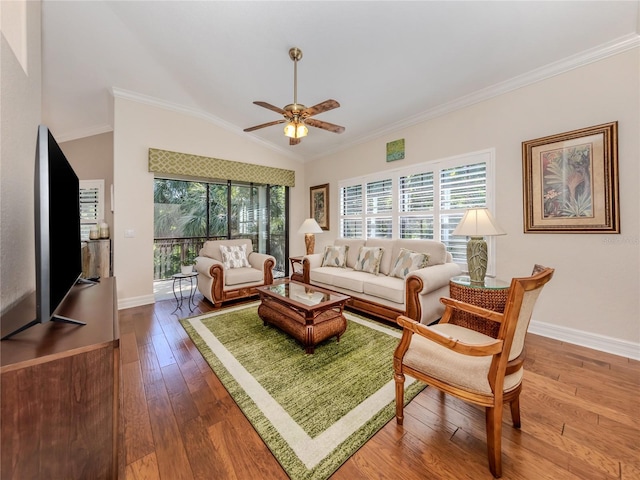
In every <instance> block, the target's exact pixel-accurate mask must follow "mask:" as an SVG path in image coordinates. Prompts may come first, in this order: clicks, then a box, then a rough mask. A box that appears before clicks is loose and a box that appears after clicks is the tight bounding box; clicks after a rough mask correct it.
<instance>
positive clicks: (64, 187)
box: [35, 125, 82, 322]
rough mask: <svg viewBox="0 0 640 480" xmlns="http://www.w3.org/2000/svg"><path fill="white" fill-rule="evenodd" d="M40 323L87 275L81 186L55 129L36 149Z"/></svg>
mask: <svg viewBox="0 0 640 480" xmlns="http://www.w3.org/2000/svg"><path fill="white" fill-rule="evenodd" d="M35 173H36V175H35V209H36V210H35V214H36V219H35V232H36V296H37V297H36V305H37V317H38V318H37V320H38V321H40V322H47V321H49V320H50V319H51V316H52V315H53V314H54V312H55V311H56V309H57V308H58V306H59V305H60V304H61V303H62V301H63V300H64V298H65V297H66V296H67V294H68V293H69V290H70V289H71V287H73V285H74V284H75V283H76V281H77V280H78V278H79V277H80V275H81V274H82V250H81V243H80V195H79V193H80V182H79V180H78V176H77V175H76V174H75V172H74V171H73V168H72V167H71V165H70V164H69V162H68V161H67V158H66V157H65V155H64V153H62V150H61V149H60V147H59V146H58V143H57V142H56V140H55V139H54V138H53V135H52V134H51V132H50V131H49V129H48V128H47V127H46V126H44V125H40V126H39V128H38V142H37V147H36V172H35Z"/></svg>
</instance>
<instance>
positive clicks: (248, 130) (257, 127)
mask: <svg viewBox="0 0 640 480" xmlns="http://www.w3.org/2000/svg"><path fill="white" fill-rule="evenodd" d="M284 122H286V120H285V119H282V120H275V121H273V122H269V123H263V124H262V125H256V126H255V127H249V128H245V129H244V130H243V131H244V132H253V131H254V130H258V129H259V128H264V127H270V126H271V125H278V124H280V123H284Z"/></svg>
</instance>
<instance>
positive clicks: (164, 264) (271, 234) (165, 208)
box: [154, 178, 288, 280]
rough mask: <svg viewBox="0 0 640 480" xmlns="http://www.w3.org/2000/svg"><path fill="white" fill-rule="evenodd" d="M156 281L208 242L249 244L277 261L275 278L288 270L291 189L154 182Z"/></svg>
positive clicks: (212, 182) (169, 273)
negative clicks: (232, 240) (242, 241)
mask: <svg viewBox="0 0 640 480" xmlns="http://www.w3.org/2000/svg"><path fill="white" fill-rule="evenodd" d="M154 208H155V212H154V263H155V273H154V278H155V279H156V280H158V279H163V278H169V277H170V276H171V275H172V274H173V273H176V272H177V271H178V270H179V267H180V263H181V262H184V261H189V260H193V258H195V257H196V256H197V254H198V252H199V250H200V248H202V244H203V243H204V242H205V241H206V240H219V239H225V238H250V239H251V241H252V243H253V248H254V250H255V251H256V252H261V253H268V254H271V255H273V256H274V257H275V258H276V266H275V268H274V275H275V276H284V275H285V273H286V268H287V267H288V261H287V257H288V243H287V235H286V232H287V215H288V210H287V209H288V187H285V186H281V185H262V184H255V183H242V182H231V181H209V182H206V181H201V182H198V181H187V180H174V179H160V178H156V179H155V184H154Z"/></svg>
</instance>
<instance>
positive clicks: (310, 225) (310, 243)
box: [298, 218, 322, 255]
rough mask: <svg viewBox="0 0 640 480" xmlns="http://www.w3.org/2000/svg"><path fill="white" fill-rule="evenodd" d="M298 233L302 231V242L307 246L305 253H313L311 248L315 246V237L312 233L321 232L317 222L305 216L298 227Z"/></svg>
mask: <svg viewBox="0 0 640 480" xmlns="http://www.w3.org/2000/svg"><path fill="white" fill-rule="evenodd" d="M298 233H304V244H305V246H306V247H307V255H311V254H312V253H313V248H314V247H315V246H316V237H315V235H314V234H316V233H322V229H321V228H320V225H318V222H316V221H315V219H313V218H307V219H306V220H305V221H304V222H302V225H301V226H300V228H299V229H298Z"/></svg>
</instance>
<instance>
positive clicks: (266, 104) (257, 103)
mask: <svg viewBox="0 0 640 480" xmlns="http://www.w3.org/2000/svg"><path fill="white" fill-rule="evenodd" d="M253 103H254V104H256V105H258V106H259V107H263V108H266V109H268V110H272V111H274V112H276V113H279V114H280V115H287V114H288V112H285V111H284V110H283V109H281V108H280V107H276V106H275V105H271V104H270V103H267V102H253ZM287 116H288V115H287Z"/></svg>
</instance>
